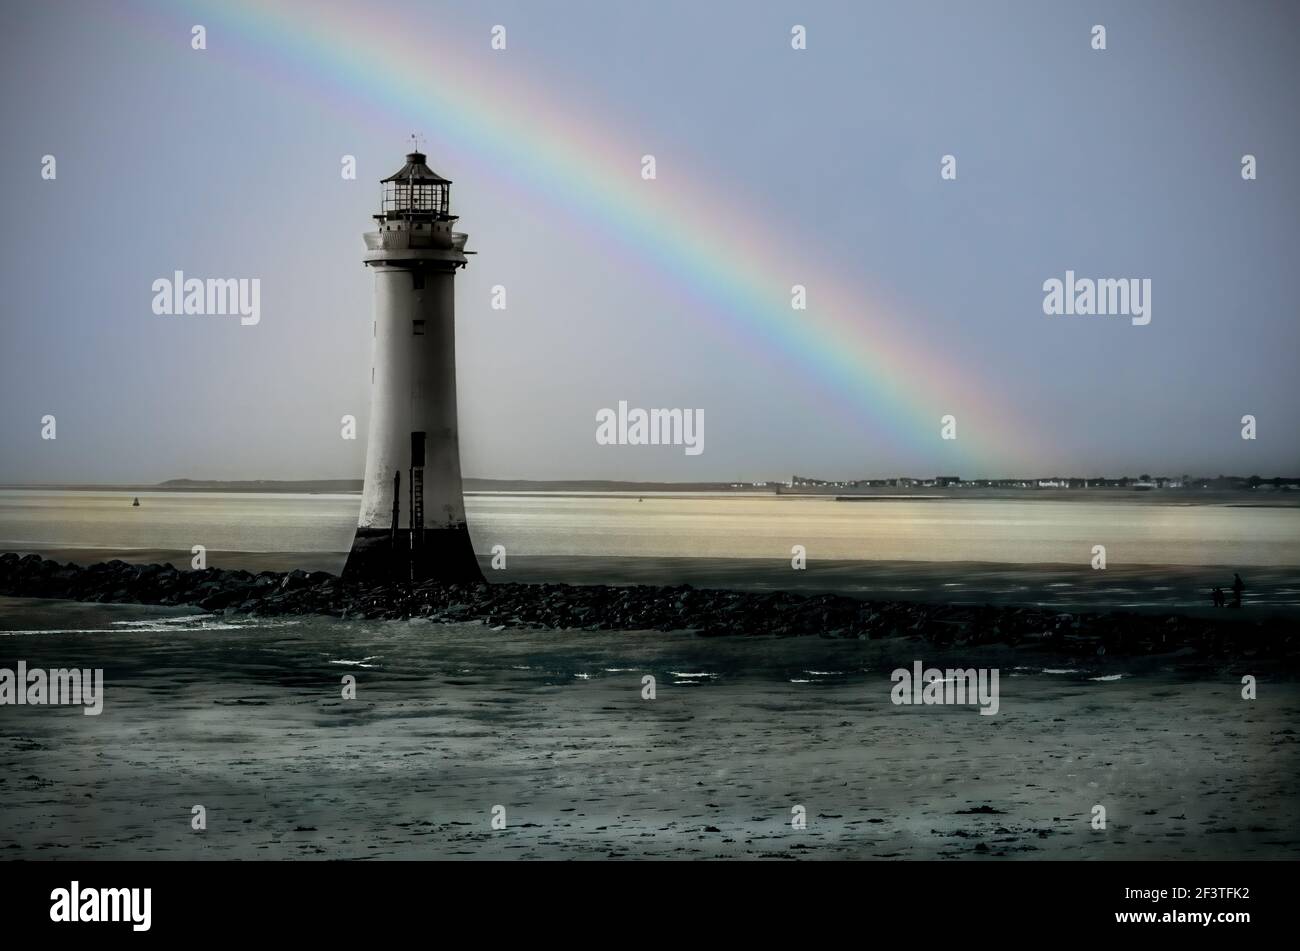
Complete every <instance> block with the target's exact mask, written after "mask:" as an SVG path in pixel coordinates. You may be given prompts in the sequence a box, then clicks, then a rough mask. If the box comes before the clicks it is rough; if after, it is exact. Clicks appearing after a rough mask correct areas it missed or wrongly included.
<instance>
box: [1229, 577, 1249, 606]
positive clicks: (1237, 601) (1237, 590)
mask: <svg viewBox="0 0 1300 951" xmlns="http://www.w3.org/2000/svg"><path fill="white" fill-rule="evenodd" d="M1245 590H1246V582H1244V581H1242V580H1241V575H1239V574H1237V573H1236V572H1233V574H1232V606H1233V607H1234V608H1239V607H1241V594H1242V592H1243V591H1245Z"/></svg>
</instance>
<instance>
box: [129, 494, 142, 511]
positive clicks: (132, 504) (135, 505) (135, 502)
mask: <svg viewBox="0 0 1300 951" xmlns="http://www.w3.org/2000/svg"><path fill="white" fill-rule="evenodd" d="M131 507H132V508H137V509H138V508H139V507H140V497H139V496H138V495H137V496H136V497H135V501H134V502H132V503H131Z"/></svg>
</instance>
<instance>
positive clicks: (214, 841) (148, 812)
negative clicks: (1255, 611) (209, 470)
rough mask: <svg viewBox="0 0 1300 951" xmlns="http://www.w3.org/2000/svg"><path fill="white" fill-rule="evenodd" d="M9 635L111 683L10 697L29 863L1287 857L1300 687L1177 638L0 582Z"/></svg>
mask: <svg viewBox="0 0 1300 951" xmlns="http://www.w3.org/2000/svg"><path fill="white" fill-rule="evenodd" d="M19 659H22V660H25V661H26V662H27V663H28V664H29V665H31V666H48V667H69V666H79V667H86V668H94V667H102V668H103V669H104V672H105V673H104V676H105V697H104V710H103V713H102V714H101V715H99V716H97V717H91V716H84V715H83V714H82V712H81V710H80V709H79V708H72V707H48V706H47V707H39V706H23V707H7V708H4V710H3V711H2V712H0V764H2V768H0V779H2V780H3V781H2V782H0V797H3V801H4V803H5V809H4V812H3V820H0V849H3V850H5V852H4V853H3V854H8V855H10V856H14V857H18V856H21V857H28V858H52V859H58V858H268V859H272V858H318V859H328V858H397V859H415V858H435V857H462V858H503V857H512V858H601V857H609V856H617V857H628V858H631V857H649V858H664V859H672V858H712V857H723V856H731V857H746V858H814V859H815V858H850V857H852V858H880V859H890V858H912V859H918V858H929V859H938V858H987V859H1001V860H1007V859H1012V860H1014V859H1036V858H1037V859H1044V858H1046V859H1056V858H1087V859H1098V858H1113V859H1137V858H1150V859H1166V858H1264V859H1288V858H1289V859H1294V858H1295V857H1296V856H1297V854H1300V803H1297V801H1296V799H1295V797H1294V795H1293V789H1292V784H1293V782H1294V777H1295V776H1296V775H1297V774H1298V770H1297V767H1300V747H1298V746H1297V742H1298V741H1297V736H1296V733H1295V730H1294V723H1295V722H1296V719H1297V714H1300V685H1297V683H1296V682H1295V680H1294V678H1293V675H1291V674H1288V673H1285V672H1283V671H1272V670H1268V669H1265V668H1262V669H1261V670H1260V672H1259V687H1258V699H1256V700H1243V699H1242V698H1241V689H1242V688H1241V682H1240V680H1241V673H1242V672H1241V671H1240V670H1237V669H1232V670H1228V669H1223V670H1217V669H1212V668H1211V669H1207V668H1205V667H1204V665H1199V664H1197V665H1192V666H1184V665H1183V664H1182V663H1181V660H1180V658H1179V657H1178V656H1177V655H1176V654H1175V655H1170V656H1163V657H1146V658H1131V659H1123V660H1120V659H1114V658H1106V657H1097V656H1086V657H1068V656H1060V655H1044V654H1042V653H1041V652H1039V651H1037V650H1035V649H1034V648H1030V647H1022V648H1010V647H1005V646H988V647H972V648H967V649H964V650H960V651H949V652H942V653H941V652H936V649H935V648H934V647H933V646H932V645H930V644H927V643H924V642H920V641H918V640H915V639H911V638H900V639H897V640H895V639H887V640H883V641H870V640H867V641H862V640H848V641H838V640H825V639H821V638H792V639H778V638H766V637H764V638H755V637H744V638H742V637H721V638H707V639H705V638H699V637H694V636H692V635H690V634H686V633H680V632H669V633H665V632H659V631H654V632H645V631H642V632H638V631H630V632H574V631H566V632H560V631H547V632H537V631H519V630H501V631H494V630H491V629H489V628H487V627H486V626H484V625H482V624H433V623H430V622H427V621H418V620H417V621H399V622H371V621H339V620H335V619H329V618H274V619H261V618H238V617H235V618H224V617H213V616H210V615H198V614H196V612H195V611H194V610H193V609H190V608H164V607H146V606H140V605H106V604H89V603H73V602H62V601H45V600H32V599H13V598H4V599H0V667H5V666H9V667H12V666H13V665H14V663H15V662H16V661H17V660H19ZM917 659H919V660H922V661H923V662H924V663H926V664H927V665H930V664H933V665H936V666H953V665H958V666H962V667H966V666H979V667H996V668H999V669H1000V670H1001V672H1002V679H1001V702H1000V709H999V712H998V713H997V715H995V716H981V715H980V714H979V712H978V709H977V708H976V707H974V706H933V707H912V706H898V705H894V704H893V703H891V700H890V687H891V682H890V672H891V670H892V669H893V668H894V667H896V666H910V665H911V664H912V663H913V661H914V660H917ZM345 675H351V676H353V677H355V678H356V685H355V686H356V697H355V699H351V700H345V699H343V697H342V690H343V677H344V676H345ZM647 675H649V676H653V677H654V678H655V684H656V692H655V699H653V700H647V699H642V693H643V690H644V686H643V680H642V678H643V677H645V676H647ZM196 805H201V806H203V807H204V809H205V810H206V819H207V828H206V830H203V831H197V830H195V829H193V828H191V819H192V809H193V807H194V806H196ZM1097 805H1101V806H1103V807H1105V809H1106V817H1107V824H1106V828H1105V829H1094V828H1093V827H1092V824H1093V819H1092V817H1093V809H1094V807H1095V806H1097ZM494 806H501V807H504V819H505V822H506V827H505V828H504V829H496V830H494V829H493V828H492V826H491V821H492V817H493V807H494ZM796 807H802V808H803V810H804V814H805V815H806V820H807V827H806V828H805V829H802V830H796V829H794V828H793V827H792V824H791V820H792V817H793V815H794V813H793V812H792V810H794V809H795V808H796Z"/></svg>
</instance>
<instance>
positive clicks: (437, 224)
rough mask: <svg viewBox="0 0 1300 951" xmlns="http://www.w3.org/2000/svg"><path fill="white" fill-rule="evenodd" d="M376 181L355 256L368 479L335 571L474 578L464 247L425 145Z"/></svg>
mask: <svg viewBox="0 0 1300 951" xmlns="http://www.w3.org/2000/svg"><path fill="white" fill-rule="evenodd" d="M381 185H382V192H383V193H382V199H381V205H380V211H379V214H377V215H375V216H374V219H375V230H373V231H370V232H368V233H367V234H366V235H365V243H366V250H365V254H364V256H363V257H362V261H364V263H365V265H366V267H368V268H369V269H370V270H371V271H372V272H373V273H374V280H375V297H374V321H373V324H372V327H371V336H372V343H371V353H372V357H371V370H370V372H371V378H370V431H369V435H368V440H367V443H366V478H365V485H364V487H363V489H362V492H361V514H360V516H359V518H358V520H357V533H356V536H355V538H354V539H353V542H352V551H351V552H350V553H349V554H348V560H347V565H346V566H345V567H344V569H343V577H344V578H350V579H358V580H375V581H424V580H428V579H434V580H438V581H481V580H483V575H482V572H481V571H480V570H479V567H478V562H477V561H476V560H475V558H474V547H473V545H472V544H471V542H470V537H469V531H468V529H467V528H466V525H465V502H464V498H463V496H462V492H461V478H460V443H459V439H458V436H457V426H456V322H455V311H456V308H455V290H454V286H455V277H456V271H457V269H458V268H461V267H464V266H465V263H466V257H465V255H466V254H467V253H468V254H472V253H473V252H472V251H470V252H467V251H466V250H465V241H466V239H467V238H468V235H465V234H462V233H460V232H458V231H453V230H452V228H453V227H454V225H455V223H456V216H455V215H453V214H452V213H451V182H450V181H448V180H447V179H445V178H443V177H442V176H441V175H439V174H438V173H437V172H435V171H433V170H432V169H431V168H429V166H428V165H427V164H425V156H424V154H423V153H421V152H418V151H416V152H411V153H409V154H408V155H407V156H406V164H405V165H403V166H402V168H401V169H400V170H399V171H397V172H396V173H394V174H392V175H390V176H388V177H387V178H385V179H384V180H383V182H382V183H381Z"/></svg>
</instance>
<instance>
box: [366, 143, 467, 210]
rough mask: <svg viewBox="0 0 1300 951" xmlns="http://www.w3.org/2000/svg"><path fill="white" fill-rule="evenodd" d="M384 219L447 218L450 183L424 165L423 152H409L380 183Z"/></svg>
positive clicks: (449, 201) (449, 207) (449, 202)
mask: <svg viewBox="0 0 1300 951" xmlns="http://www.w3.org/2000/svg"><path fill="white" fill-rule="evenodd" d="M382 187H383V204H382V206H381V211H382V214H383V217H384V218H407V219H411V218H420V219H429V218H432V219H435V220H448V219H451V218H452V217H453V216H452V214H451V182H450V181H448V180H447V179H445V178H443V177H442V176H441V175H439V174H438V173H437V172H435V171H434V170H433V169H431V168H429V166H428V165H426V164H425V155H424V153H423V152H410V153H408V154H407V156H406V164H405V165H403V166H402V167H401V169H400V170H399V171H397V172H395V173H394V174H392V175H389V176H388V177H387V178H385V179H384V180H383V182H382Z"/></svg>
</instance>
